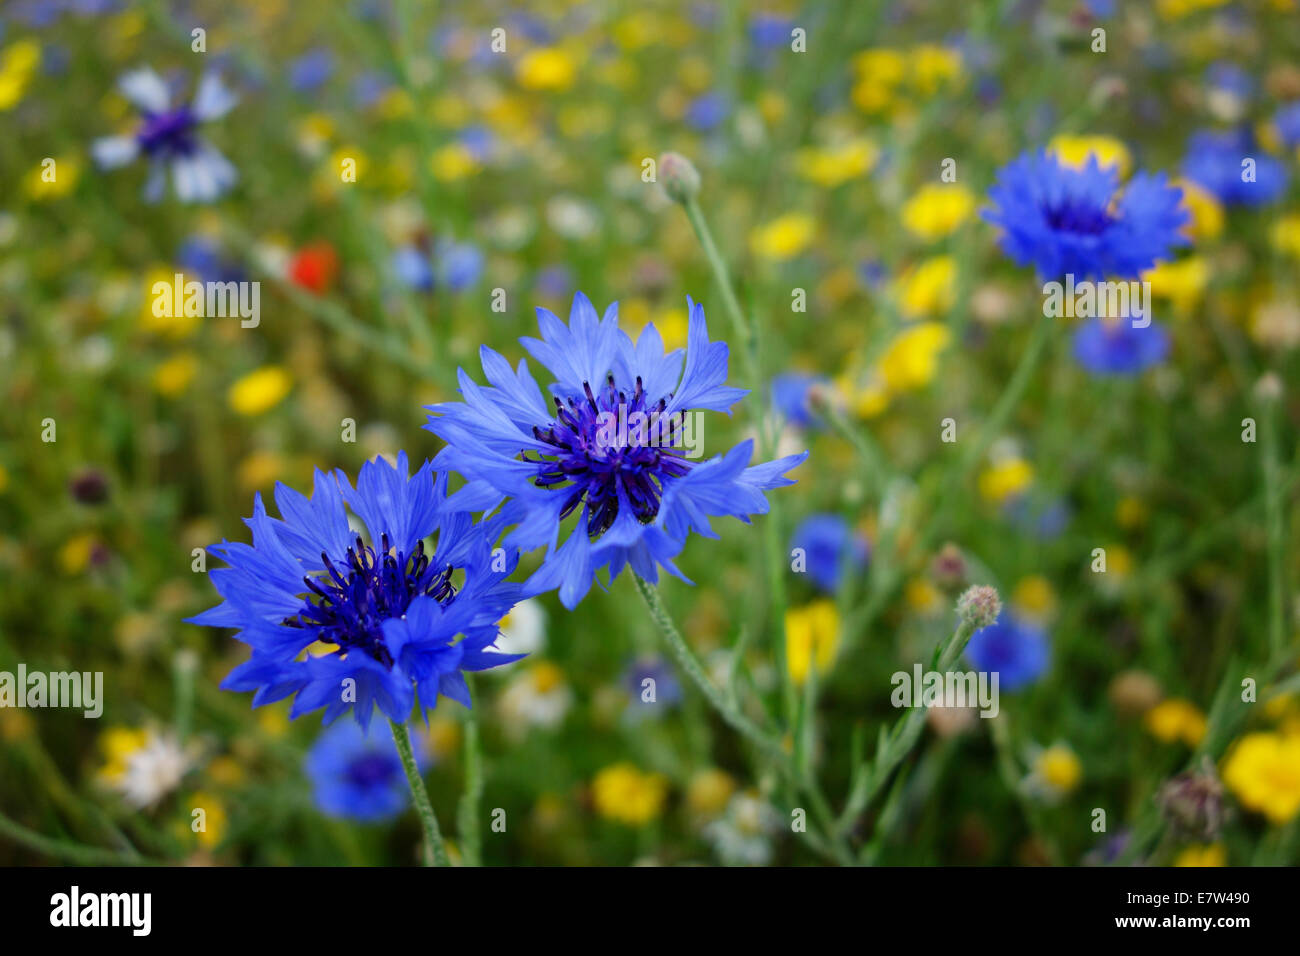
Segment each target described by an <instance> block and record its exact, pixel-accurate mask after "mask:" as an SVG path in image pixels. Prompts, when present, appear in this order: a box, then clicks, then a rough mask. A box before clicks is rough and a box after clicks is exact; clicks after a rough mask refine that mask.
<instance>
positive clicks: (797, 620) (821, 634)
mask: <svg viewBox="0 0 1300 956" xmlns="http://www.w3.org/2000/svg"><path fill="white" fill-rule="evenodd" d="M839 644H840V614H839V611H837V610H836V609H835V602H834V601H831V600H828V599H825V598H822V599H819V600H816V601H813V602H812V603H811V604H806V605H804V606H803V607H792V608H790V609H789V610H788V611H786V612H785V663H786V667H787V668H788V669H789V671H790V677H791V679H792V680H793V681H794V682H795V683H796V684H803V682H804V681H806V680H807V679H808V668H809V665H810V664H811V663H812V661H813V660H814V659H815V660H816V662H817V673H818V674H825V673H827V672H828V671H829V670H830V669H831V664H833V663H834V662H835V653H836V651H838V650H839Z"/></svg>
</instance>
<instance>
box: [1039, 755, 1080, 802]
mask: <svg viewBox="0 0 1300 956" xmlns="http://www.w3.org/2000/svg"><path fill="white" fill-rule="evenodd" d="M1034 776H1035V777H1036V778H1037V779H1038V780H1039V781H1041V782H1042V783H1043V784H1045V785H1046V786H1047V787H1048V788H1049V789H1050V790H1051V791H1052V792H1053V793H1057V794H1065V793H1069V792H1070V791H1071V790H1073V789H1074V788H1075V787H1077V786H1078V785H1079V781H1080V780H1082V779H1083V764H1081V763H1080V762H1079V758H1078V757H1077V756H1075V753H1074V751H1073V750H1071V749H1070V748H1069V747H1068V746H1066V745H1065V744H1053V745H1052V746H1050V747H1048V748H1047V749H1046V750H1044V751H1042V752H1041V753H1039V754H1038V756H1037V758H1036V759H1035V760H1034Z"/></svg>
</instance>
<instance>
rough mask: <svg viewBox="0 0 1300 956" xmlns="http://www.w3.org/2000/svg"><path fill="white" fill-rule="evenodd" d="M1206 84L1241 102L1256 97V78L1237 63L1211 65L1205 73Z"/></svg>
mask: <svg viewBox="0 0 1300 956" xmlns="http://www.w3.org/2000/svg"><path fill="white" fill-rule="evenodd" d="M1205 84H1206V86H1209V87H1210V88H1211V89H1215V90H1221V91H1222V92H1224V93H1228V94H1231V95H1232V96H1233V97H1235V98H1236V99H1239V100H1248V99H1250V98H1251V97H1252V96H1254V95H1255V78H1254V77H1253V76H1251V75H1250V74H1249V73H1248V72H1246V71H1245V70H1243V69H1242V68H1241V67H1239V66H1238V65H1237V64H1235V63H1225V62H1219V63H1211V64H1210V66H1209V68H1208V69H1206V71H1205Z"/></svg>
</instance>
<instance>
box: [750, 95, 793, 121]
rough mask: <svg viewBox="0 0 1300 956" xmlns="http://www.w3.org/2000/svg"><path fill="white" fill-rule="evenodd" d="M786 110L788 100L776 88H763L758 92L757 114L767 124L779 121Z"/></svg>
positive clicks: (787, 109) (787, 108)
mask: <svg viewBox="0 0 1300 956" xmlns="http://www.w3.org/2000/svg"><path fill="white" fill-rule="evenodd" d="M788 112H790V104H789V102H788V101H787V100H786V98H785V97H784V96H782V95H781V94H780V93H778V92H777V91H776V90H764V91H763V92H761V93H759V94H758V114H759V115H760V116H762V117H763V122H765V123H767V124H768V125H769V126H775V125H776V124H777V123H779V122H781V121H782V120H783V119H785V116H786V114H787V113H788Z"/></svg>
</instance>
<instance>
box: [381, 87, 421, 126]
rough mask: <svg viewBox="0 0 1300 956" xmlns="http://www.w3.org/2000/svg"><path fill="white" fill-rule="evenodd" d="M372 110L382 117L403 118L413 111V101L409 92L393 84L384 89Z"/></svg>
mask: <svg viewBox="0 0 1300 956" xmlns="http://www.w3.org/2000/svg"><path fill="white" fill-rule="evenodd" d="M374 111H375V113H376V115H378V116H381V117H383V118H384V119H390V120H392V119H403V118H404V117H407V116H410V115H411V114H412V113H414V112H415V103H414V101H412V99H411V94H410V93H408V92H407V91H406V90H404V89H402V88H401V87H400V86H394V87H392V88H391V89H389V90H387V91H385V92H384V95H383V96H381V97H380V98H379V100H378V101H377V102H376V103H375V105H374Z"/></svg>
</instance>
